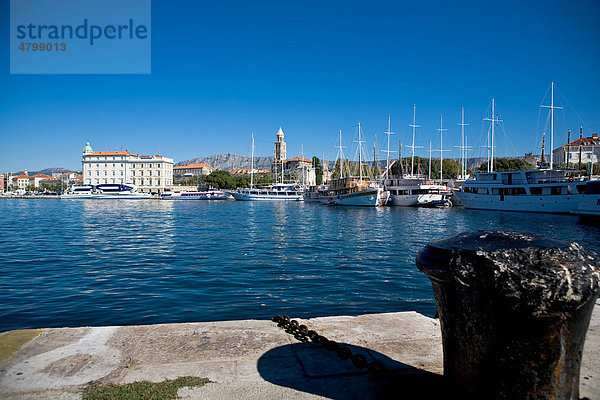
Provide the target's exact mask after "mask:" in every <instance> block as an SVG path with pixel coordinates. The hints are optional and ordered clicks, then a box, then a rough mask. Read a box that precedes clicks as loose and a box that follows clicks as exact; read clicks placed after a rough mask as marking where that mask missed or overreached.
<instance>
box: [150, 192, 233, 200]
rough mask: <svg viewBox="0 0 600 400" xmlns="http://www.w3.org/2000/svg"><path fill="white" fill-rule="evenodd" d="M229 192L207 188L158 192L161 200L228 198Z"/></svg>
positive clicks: (229, 196)
mask: <svg viewBox="0 0 600 400" xmlns="http://www.w3.org/2000/svg"><path fill="white" fill-rule="evenodd" d="M230 198H231V195H230V194H229V193H226V192H223V191H221V190H209V191H204V192H165V193H161V194H160V199H161V200H228V199H230Z"/></svg>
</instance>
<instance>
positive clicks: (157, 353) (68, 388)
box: [0, 301, 600, 399]
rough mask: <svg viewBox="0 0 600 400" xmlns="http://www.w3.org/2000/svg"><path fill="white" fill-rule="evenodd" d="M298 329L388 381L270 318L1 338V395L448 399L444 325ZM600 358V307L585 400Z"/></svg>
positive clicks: (327, 320) (334, 322)
mask: <svg viewBox="0 0 600 400" xmlns="http://www.w3.org/2000/svg"><path fill="white" fill-rule="evenodd" d="M292 317H293V316H292ZM301 323H304V324H306V325H307V326H308V328H309V329H313V330H316V331H317V332H318V333H320V334H321V335H324V336H326V337H327V338H329V339H331V340H335V341H337V342H339V343H340V344H345V345H347V346H348V347H349V348H350V349H351V350H352V351H353V353H359V354H363V355H365V357H366V358H367V361H372V360H377V361H380V362H381V363H383V364H384V365H385V366H386V367H387V368H388V369H390V370H391V371H392V374H390V375H391V378H390V377H389V376H387V377H386V378H380V377H377V376H372V375H370V374H369V373H367V372H366V370H364V369H359V368H356V367H355V366H354V365H352V363H351V362H350V361H349V360H341V359H340V358H339V357H338V356H337V355H336V354H335V353H334V352H330V351H328V350H326V349H325V348H324V347H323V346H321V345H318V344H314V343H312V342H301V341H299V340H297V339H296V338H295V337H294V336H292V335H290V334H288V333H286V332H285V331H284V330H283V329H282V328H279V327H278V326H277V325H276V324H275V323H273V322H271V321H267V320H242V321H226V322H201V323H180V324H163V325H138V326H120V327H119V326H114V327H83V328H51V329H42V330H32V331H10V332H5V333H2V334H0V350H1V351H0V397H1V398H3V399H47V398H53V399H79V398H81V396H82V393H83V391H84V390H85V388H86V387H89V386H90V385H103V384H109V383H113V384H125V383H132V382H138V381H144V380H146V381H152V382H161V381H163V380H165V379H175V378H177V377H182V376H195V377H203V378H208V379H209V380H210V383H207V384H205V385H204V386H199V387H191V388H187V387H184V388H181V389H179V391H178V395H179V396H180V397H181V398H184V399H232V398H240V399H241V398H243V399H274V398H282V399H283V398H285V399H321V398H330V399H377V398H398V397H399V396H400V395H402V396H401V397H405V398H416V397H418V398H439V397H440V396H441V395H442V394H443V393H442V392H441V390H442V389H441V385H440V382H441V374H442V373H443V352H442V340H441V333H440V326H439V321H438V320H436V319H432V318H428V317H425V316H423V315H421V314H418V313H415V312H402V313H384V314H367V315H360V316H357V317H348V316H335V317H322V318H312V319H308V320H301ZM517 328H518V327H517ZM598 354H600V301H597V302H596V307H595V308H594V312H593V315H592V320H591V322H590V327H589V330H588V332H587V339H586V343H585V348H584V355H583V361H582V367H581V375H580V376H581V380H580V396H581V397H582V398H583V397H588V398H590V399H598V398H600V376H598V371H600V357H598ZM515 368H518V366H515ZM411 395H413V396H414V397H411Z"/></svg>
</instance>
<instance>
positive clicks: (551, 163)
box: [542, 82, 562, 169]
mask: <svg viewBox="0 0 600 400" xmlns="http://www.w3.org/2000/svg"><path fill="white" fill-rule="evenodd" d="M550 86H551V92H550V93H551V95H550V105H549V106H545V105H542V107H545V108H549V109H550V169H552V168H553V167H554V157H553V150H554V109H555V108H558V109H561V108H562V107H556V106H555V105H554V82H552V83H551V84H550Z"/></svg>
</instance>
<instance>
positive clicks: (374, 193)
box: [321, 189, 381, 207]
mask: <svg viewBox="0 0 600 400" xmlns="http://www.w3.org/2000/svg"><path fill="white" fill-rule="evenodd" d="M321 203H323V204H326V205H330V206H355V207H377V206H380V205H381V191H380V190H377V189H372V190H361V191H359V192H355V193H349V194H340V195H337V196H321Z"/></svg>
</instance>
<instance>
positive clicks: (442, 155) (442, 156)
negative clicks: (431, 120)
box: [436, 114, 448, 181]
mask: <svg viewBox="0 0 600 400" xmlns="http://www.w3.org/2000/svg"><path fill="white" fill-rule="evenodd" d="M442 122H443V121H442V114H440V127H439V128H438V129H436V130H438V131H439V132H440V181H442V180H443V179H444V175H443V174H442V171H443V164H444V151H447V150H444V142H443V136H444V131H447V130H448V129H444V127H443V125H442Z"/></svg>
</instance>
